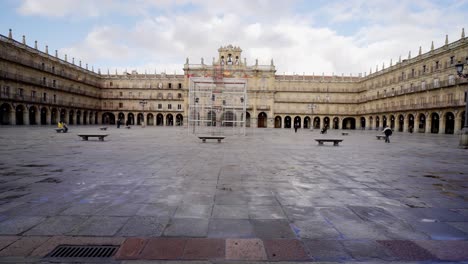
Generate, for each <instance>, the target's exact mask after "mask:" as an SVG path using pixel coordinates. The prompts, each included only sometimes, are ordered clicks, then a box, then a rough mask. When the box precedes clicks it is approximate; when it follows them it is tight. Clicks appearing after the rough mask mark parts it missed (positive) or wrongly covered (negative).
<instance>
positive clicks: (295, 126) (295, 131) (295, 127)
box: [294, 122, 299, 133]
mask: <svg viewBox="0 0 468 264" xmlns="http://www.w3.org/2000/svg"><path fill="white" fill-rule="evenodd" d="M298 127H299V123H297V122H296V123H294V133H297V128H298Z"/></svg>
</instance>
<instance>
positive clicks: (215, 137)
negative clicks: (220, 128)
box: [198, 136, 224, 143]
mask: <svg viewBox="0 0 468 264" xmlns="http://www.w3.org/2000/svg"><path fill="white" fill-rule="evenodd" d="M198 138H199V139H201V140H202V141H203V142H206V140H207V139H217V140H218V142H219V143H221V140H223V139H224V137H223V136H199V137H198Z"/></svg>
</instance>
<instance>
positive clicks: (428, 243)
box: [414, 240, 468, 261]
mask: <svg viewBox="0 0 468 264" xmlns="http://www.w3.org/2000/svg"><path fill="white" fill-rule="evenodd" d="M414 242H415V243H416V244H417V245H418V246H420V247H422V248H424V249H426V250H427V251H429V252H431V254H433V255H435V256H436V257H437V258H438V259H440V260H444V261H468V241H435V240H420V241H414Z"/></svg>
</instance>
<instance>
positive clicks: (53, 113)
mask: <svg viewBox="0 0 468 264" xmlns="http://www.w3.org/2000/svg"><path fill="white" fill-rule="evenodd" d="M58 116H59V112H58V110H57V108H55V107H54V108H52V109H51V110H50V124H51V125H56V124H58V121H59V120H58Z"/></svg>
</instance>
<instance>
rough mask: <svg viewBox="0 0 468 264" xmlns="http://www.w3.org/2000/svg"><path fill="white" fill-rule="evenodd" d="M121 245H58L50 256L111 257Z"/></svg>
mask: <svg viewBox="0 0 468 264" xmlns="http://www.w3.org/2000/svg"><path fill="white" fill-rule="evenodd" d="M118 248H119V246H65V245H63V246H58V247H56V248H55V249H54V250H53V251H52V252H50V253H49V255H47V257H49V258H110V257H112V256H113V255H114V254H115V252H117V249H118Z"/></svg>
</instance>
